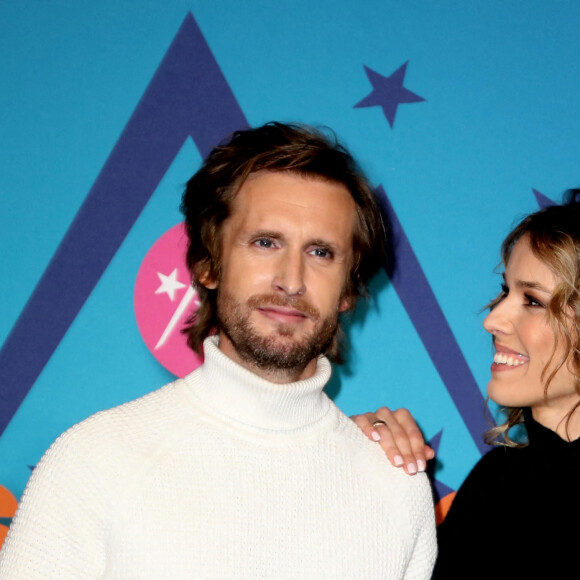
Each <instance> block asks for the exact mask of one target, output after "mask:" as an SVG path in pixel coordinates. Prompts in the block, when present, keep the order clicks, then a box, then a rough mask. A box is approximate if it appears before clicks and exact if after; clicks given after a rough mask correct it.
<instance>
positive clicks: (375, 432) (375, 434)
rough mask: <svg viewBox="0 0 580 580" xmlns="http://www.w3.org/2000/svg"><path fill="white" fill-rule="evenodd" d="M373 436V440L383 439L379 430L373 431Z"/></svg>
mask: <svg viewBox="0 0 580 580" xmlns="http://www.w3.org/2000/svg"><path fill="white" fill-rule="evenodd" d="M371 438H372V440H373V441H380V440H381V436H380V435H379V432H378V431H373V432H372V433H371Z"/></svg>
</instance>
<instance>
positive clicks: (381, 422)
mask: <svg viewBox="0 0 580 580" xmlns="http://www.w3.org/2000/svg"><path fill="white" fill-rule="evenodd" d="M379 425H384V426H385V427H386V426H387V424H386V423H385V422H384V421H381V419H377V420H376V421H375V422H374V423H373V427H378V426H379Z"/></svg>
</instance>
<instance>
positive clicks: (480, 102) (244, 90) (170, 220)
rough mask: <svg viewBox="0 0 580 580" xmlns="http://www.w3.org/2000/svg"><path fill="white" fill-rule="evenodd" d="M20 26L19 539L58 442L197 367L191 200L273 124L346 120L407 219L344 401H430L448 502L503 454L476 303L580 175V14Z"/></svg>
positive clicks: (14, 196) (53, 11)
mask: <svg viewBox="0 0 580 580" xmlns="http://www.w3.org/2000/svg"><path fill="white" fill-rule="evenodd" d="M524 9H525V11H524ZM0 16H1V17H2V18H1V20H0V27H2V32H3V34H2V38H1V39H0V42H1V43H2V44H3V46H2V49H3V50H2V55H3V57H2V59H1V61H0V66H1V67H2V74H3V78H4V79H6V80H8V81H9V83H8V84H7V85H6V86H7V87H9V88H8V89H7V90H5V91H3V92H2V94H0V103H1V105H2V111H3V114H2V134H3V135H4V137H5V138H4V145H3V148H4V151H3V153H4V155H3V156H2V161H1V163H2V171H1V172H0V184H1V189H0V195H2V207H3V211H2V212H1V214H0V219H1V220H2V228H1V229H0V236H2V243H3V245H2V247H3V248H4V251H3V252H2V253H1V255H0V275H1V277H2V278H1V279H2V286H3V290H4V292H3V300H2V301H1V304H0V336H1V340H2V347H1V349H0V435H1V436H0V486H1V487H0V530H5V529H6V526H7V525H8V524H9V522H10V518H11V517H12V515H13V511H14V505H15V499H16V498H18V497H19V496H20V494H21V492H22V489H23V487H24V485H25V483H26V480H27V478H28V476H29V474H30V469H31V468H32V467H33V466H34V465H35V463H36V462H37V461H38V459H39V458H40V456H41V455H42V453H43V451H44V450H45V449H46V448H47V447H48V445H49V444H50V443H51V441H52V440H53V439H54V438H55V437H56V436H58V434H59V433H60V432H62V431H63V430H64V429H66V428H67V427H69V426H71V425H72V424H74V423H76V422H78V421H79V420H82V419H83V418H85V417H86V416H88V415H89V414H91V413H93V412H95V411H97V410H99V409H102V408H107V407H110V406H112V405H115V404H119V403H121V402H124V401H126V400H129V399H131V398H135V397H137V396H139V395H141V394H144V393H145V392H148V391H150V390H152V389H154V388H156V387H158V386H161V385H162V384H163V383H165V382H167V381H169V380H171V379H172V377H173V376H174V374H181V373H182V372H183V371H182V370H181V367H180V368H178V367H177V366H175V365H176V362H175V360H174V361H173V362H169V361H168V360H166V359H164V358H163V356H164V355H163V354H162V353H167V352H168V348H169V344H170V342H171V341H172V340H173V338H174V337H175V329H176V328H177V326H178V324H179V321H180V320H181V319H182V314H183V312H182V311H181V310H179V309H180V307H182V308H186V307H190V306H191V305H192V304H193V303H194V296H193V293H192V292H191V291H190V290H189V289H188V288H187V286H186V285H185V284H184V281H185V280H184V279H183V275H182V273H181V270H179V267H180V265H179V263H178V260H177V258H175V257H174V258H172V260H177V261H171V260H169V259H168V262H167V265H166V266H165V265H164V264H163V261H162V260H161V261H159V257H160V256H162V255H163V253H164V252H165V250H163V249H160V248H164V247H165V246H162V244H164V243H170V244H175V243H178V242H179V229H178V228H179V226H178V225H177V224H179V222H180V215H179V212H178V205H179V197H180V192H181V189H182V187H183V184H184V182H185V181H186V180H187V179H188V177H189V176H190V175H191V174H192V173H193V172H194V171H195V169H196V168H197V167H198V166H199V163H200V161H201V159H202V158H203V157H204V156H205V155H206V154H207V153H208V151H209V150H210V148H211V147H212V146H213V145H214V144H216V143H217V142H219V141H220V140H221V139H222V138H223V137H224V136H225V135H227V134H228V133H229V132H231V131H232V130H234V129H237V128H240V127H243V126H247V125H256V124H260V123H262V122H265V121H268V120H272V119H276V120H283V121H289V120H298V121H304V122H308V123H312V124H317V125H321V124H322V125H328V126H330V127H332V128H333V129H334V130H335V131H336V132H337V134H338V135H339V137H340V138H341V139H342V140H343V141H344V142H345V143H346V144H347V146H349V148H350V149H351V150H352V151H353V152H354V153H355V155H356V156H357V157H358V158H359V159H360V160H361V162H362V165H363V167H364V168H365V169H366V170H367V172H368V173H369V175H370V177H371V180H372V181H373V183H374V184H375V187H376V191H377V194H378V196H379V199H380V200H381V204H382V209H383V211H384V212H385V214H388V215H389V217H390V219H391V221H392V223H393V226H394V231H395V239H396V255H397V263H396V267H395V270H394V271H393V272H391V273H390V276H389V277H387V274H386V272H383V273H381V274H380V275H379V276H378V277H377V280H376V281H375V283H374V284H373V296H372V300H371V301H370V303H369V304H361V305H360V306H359V307H358V308H357V311H356V312H355V313H354V314H353V315H351V316H350V317H349V318H348V320H347V327H348V334H349V339H350V342H351V349H350V356H349V361H348V363H347V364H346V365H345V366H344V367H341V368H338V369H336V371H335V374H334V377H333V380H332V383H331V385H330V386H329V392H330V394H331V395H332V396H333V397H334V398H335V400H336V401H337V403H338V404H339V406H340V407H341V408H343V410H344V411H345V412H347V413H354V412H361V411H364V410H368V409H374V408H376V407H377V406H379V405H381V404H388V405H390V406H392V407H397V406H406V407H409V408H410V409H411V410H412V411H413V413H414V414H415V415H416V417H417V419H418V421H419V423H420V425H421V426H422V428H423V430H424V432H425V434H426V436H427V438H428V439H430V440H431V441H432V443H433V445H434V446H435V447H436V449H437V451H438V458H437V464H436V465H434V466H433V468H434V470H433V471H434V473H433V475H434V481H435V487H436V490H437V492H438V494H439V495H440V496H441V497H443V496H445V495H446V494H448V493H449V492H451V491H452V490H454V489H456V488H457V487H458V486H459V485H460V483H461V481H462V480H463V478H464V477H465V475H466V473H467V471H468V470H469V468H470V467H471V466H472V465H473V464H474V463H475V461H476V460H477V458H478V457H479V456H480V455H481V453H484V452H485V446H484V445H483V443H482V440H481V433H482V432H483V431H484V430H485V428H486V427H487V422H486V418H485V416H484V412H483V407H484V392H485V384H486V381H487V374H488V369H489V364H490V362H491V360H490V359H491V355H490V352H491V350H490V347H489V340H488V339H487V337H486V336H485V333H484V332H483V330H482V329H481V328H480V324H481V320H482V317H483V315H482V314H480V313H479V311H480V308H481V306H483V305H484V304H485V303H486V302H487V301H488V300H489V299H490V298H491V297H493V296H494V294H495V293H496V292H497V288H498V286H499V279H496V275H495V274H494V273H493V269H494V267H495V265H496V263H497V261H498V257H499V253H498V250H499V245H500V242H501V240H502V238H503V236H504V235H505V234H506V233H507V231H508V230H509V228H510V226H511V225H512V223H513V221H514V219H516V218H517V217H520V216H521V215H522V214H524V213H526V212H529V211H533V210H535V209H536V208H537V207H538V206H539V205H545V204H547V203H550V202H551V201H550V199H557V198H558V196H559V195H560V193H561V192H562V191H563V190H564V189H565V188H567V187H571V186H577V185H578V181H577V175H576V173H577V170H576V164H577V159H578V139H577V135H578V134H579V133H578V128H579V127H578V125H579V124H580V114H579V113H578V110H577V106H576V104H575V98H574V97H575V95H577V94H578V89H579V84H580V80H579V79H580V76H579V75H578V72H579V71H578V67H579V65H578V62H580V61H579V59H578V52H579V48H580V46H579V42H578V41H576V40H575V38H576V35H575V34H574V33H575V30H576V26H577V24H578V20H579V17H580V8H578V7H577V5H576V4H575V3H574V2H558V3H555V4H552V5H551V6H546V4H545V3H543V2H540V1H536V0H534V1H531V2H526V3H525V4H524V3H523V2H511V3H502V2H499V1H495V0H492V1H488V2H467V3H458V2H444V3H439V4H438V5H437V6H434V5H431V3H426V2H408V3H405V4H404V5H403V4H400V3H397V2H394V1H393V2H378V0H377V1H370V2H367V3H365V5H364V7H361V6H359V5H357V3H354V2H346V1H339V2H334V3H332V4H330V3H327V2H322V1H320V2H318V1H314V2H302V1H300V2H293V3H285V4H284V5H281V4H279V3H275V2H270V3H266V2H261V1H257V0H256V1H251V2H247V3H244V4H243V6H241V5H238V4H237V3H234V2H232V1H224V2H220V6H219V7H216V5H215V3H210V2H183V1H179V2H178V1H169V2H166V3H164V4H163V6H162V7H161V6H159V5H157V3H154V2H151V3H145V4H143V3H139V5H137V4H136V3H132V2H125V3H122V5H120V6H119V5H117V4H113V3H112V2H104V3H101V4H100V5H99V7H98V8H97V7H95V6H93V5H92V4H89V3H88V2H85V1H81V2H75V3H71V2H55V3H53V4H51V3H44V4H41V5H38V4H34V5H33V4H32V3H18V5H17V3H8V5H6V4H4V5H3V6H1V7H0ZM540 192H542V193H540ZM543 194H545V195H543ZM176 228H177V229H176ZM171 232H173V234H172V233H171ZM172 236H173V237H172ZM174 238H175V239H174ZM157 240H159V242H158V244H161V245H156V244H155V243H156V242H157ZM168 240H169V241H168ZM172 240H173V241H172ZM172 247H174V246H172ZM155 248H157V250H156V249H155ZM167 252H168V254H169V251H167ZM151 260H153V262H152V261H151ZM158 264H159V265H158ZM147 275H151V276H153V277H152V278H146V277H144V276H147ZM153 299H156V300H157V302H154V301H153ZM160 300H165V302H163V303H161V302H159V301H160ZM160 304H162V305H161V306H155V305H160ZM151 309H153V310H155V312H157V311H158V312H159V313H160V316H161V318H162V322H161V327H159V328H157V327H154V324H155V322H154V321H153V319H152V317H151V316H150V312H151ZM151 325H153V326H151ZM165 331H166V332H165ZM164 332H165V334H164ZM164 349H165V350H164ZM152 353H153V354H152ZM154 355H155V356H154ZM174 359H175V356H174ZM179 359H181V357H178V362H179ZM183 360H185V357H183ZM187 364H189V363H187ZM195 364H197V361H195V359H193V358H192V360H191V365H193V366H195ZM163 365H165V366H163ZM186 366H187V365H186ZM193 366H192V368H193ZM168 369H169V370H168ZM0 540H1V536H0Z"/></svg>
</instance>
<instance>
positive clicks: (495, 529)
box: [357, 189, 580, 579]
mask: <svg viewBox="0 0 580 580" xmlns="http://www.w3.org/2000/svg"><path fill="white" fill-rule="evenodd" d="M502 259H503V264H504V266H505V273H504V282H503V284H502V291H501V293H500V295H499V296H498V297H497V298H496V299H495V300H494V301H493V302H492V304H491V305H490V312H489V314H488V315H487V317H486V318H485V320H484V323H483V326H484V328H485V329H486V330H487V331H488V332H489V333H490V334H491V335H492V340H493V344H494V349H495V354H494V357H493V363H492V365H491V375H492V376H491V379H490V381H489V384H488V386H487V392H488V395H489V397H490V399H492V400H493V401H495V402H496V403H498V404H499V405H501V406H503V407H505V408H506V411H507V419H506V421H505V422H504V423H503V424H502V425H499V426H498V427H495V428H494V429H492V430H491V431H490V432H488V433H487V434H486V435H487V439H488V441H490V442H494V443H495V444H496V445H497V447H496V448H495V449H493V450H492V451H490V452H489V453H488V454H486V455H485V456H484V457H482V459H481V460H480V461H479V462H478V463H477V465H476V466H475V468H474V469H473V471H472V472H471V473H470V474H469V476H468V477H467V479H466V480H465V482H464V483H463V485H462V486H461V488H460V489H459V491H458V493H457V495H456V497H455V500H454V502H453V504H452V507H451V509H450V511H449V513H448V515H447V518H446V519H445V521H444V522H443V523H442V524H441V525H440V526H439V529H438V536H439V557H438V560H437V565H436V567H435V573H434V578H437V579H439V578H497V577H500V578H513V577H518V578H567V577H576V574H577V573H578V572H577V571H576V568H577V550H578V547H579V545H580V542H579V540H578V539H577V537H578V533H577V531H576V527H577V525H578V523H580V494H579V487H580V410H579V407H580V189H576V190H569V191H568V192H567V193H566V195H565V202H564V204H563V205H562V206H554V207H550V208H547V209H544V210H541V211H539V212H536V213H534V214H531V215H529V216H528V217H526V218H525V219H524V220H523V221H522V222H521V223H520V224H519V225H518V226H517V227H516V228H515V229H514V230H513V231H512V232H511V233H510V234H509V235H508V236H507V238H506V239H505V241H504V243H503V244H502ZM383 417H384V415H382V414H381V413H380V412H378V414H377V416H374V415H366V418H365V421H366V423H363V422H361V420H360V418H359V420H358V421H357V422H358V423H359V425H363V424H364V426H365V429H366V432H367V434H368V433H370V431H369V427H368V426H369V424H372V423H376V422H377V421H380V420H381V418H383ZM522 423H523V425H524V426H525V431H526V432H527V437H526V441H525V442H524V443H517V442H515V441H514V440H512V438H511V437H510V429H511V428H512V427H513V426H516V425H519V424H522ZM380 428H381V429H384V426H380ZM397 428H398V427H397ZM385 438H387V437H385ZM414 445H415V447H417V446H418V443H416V442H415V443H414Z"/></svg>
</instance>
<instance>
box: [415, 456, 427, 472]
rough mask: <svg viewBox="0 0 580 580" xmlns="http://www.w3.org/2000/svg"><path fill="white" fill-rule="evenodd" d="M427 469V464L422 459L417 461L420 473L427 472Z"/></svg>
mask: <svg viewBox="0 0 580 580" xmlns="http://www.w3.org/2000/svg"><path fill="white" fill-rule="evenodd" d="M426 467H427V466H426V465H425V462H424V461H423V460H422V459H417V469H418V470H419V471H425V469H426Z"/></svg>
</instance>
